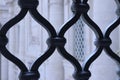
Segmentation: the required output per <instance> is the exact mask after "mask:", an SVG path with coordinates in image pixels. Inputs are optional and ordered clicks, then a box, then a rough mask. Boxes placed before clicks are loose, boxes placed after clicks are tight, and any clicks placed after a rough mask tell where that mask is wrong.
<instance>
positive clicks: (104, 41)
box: [0, 0, 120, 80]
mask: <svg viewBox="0 0 120 80" xmlns="http://www.w3.org/2000/svg"><path fill="white" fill-rule="evenodd" d="M18 1H19V5H20V7H21V11H20V13H19V14H18V15H17V16H16V17H14V18H13V19H11V20H10V21H8V22H7V23H6V24H5V25H4V26H3V27H2V28H1V30H0V51H1V54H2V55H3V56H4V57H6V58H7V59H8V60H10V61H11V62H13V63H14V64H15V65H16V66H18V68H19V69H20V70H21V73H20V76H19V80H38V79H39V78H40V73H39V72H38V68H39V67H40V66H41V64H42V63H43V62H44V61H46V59H48V58H49V57H50V56H51V55H52V54H53V52H54V51H55V49H57V50H58V51H59V53H60V54H61V55H62V56H63V57H64V58H65V59H66V60H68V61H69V62H71V64H72V65H73V66H74V69H75V73H74V75H73V77H74V79H75V80H89V78H90V76H91V72H90V71H89V68H90V65H91V64H92V63H93V62H94V61H95V60H96V59H97V58H98V57H99V55H100V54H101V52H102V51H103V50H105V51H106V54H108V55H109V56H110V57H111V58H113V59H114V60H115V61H117V62H118V63H119V64H120V57H119V56H118V55H116V54H115V52H113V51H112V49H111V48H110V45H111V43H112V40H111V38H110V34H111V32H112V31H113V30H114V29H115V28H116V27H118V25H119V24H120V16H119V17H118V19H117V20H116V21H115V22H114V23H113V24H112V25H111V26H109V27H108V28H107V29H106V32H105V33H103V32H102V31H101V29H100V28H99V26H98V25H97V24H96V23H95V22H94V21H92V20H91V18H90V17H89V16H88V14H87V13H88V10H89V8H90V7H89V4H88V3H87V2H88V0H83V1H81V0H73V5H72V11H73V13H74V16H73V18H72V19H71V20H69V21H68V22H66V24H64V25H63V26H62V28H61V29H60V31H59V32H58V33H57V32H56V30H55V28H54V27H53V26H52V25H51V24H50V22H49V21H47V20H46V19H45V18H44V17H42V16H41V15H40V14H39V12H38V11H37V6H38V0H18ZM117 4H119V5H120V0H118V1H117ZM28 11H29V12H30V14H31V15H32V17H33V18H34V19H35V20H36V21H37V22H38V23H39V24H41V25H42V26H43V27H44V28H45V29H46V30H47V31H48V33H49V39H48V40H47V43H48V46H49V47H48V50H47V51H46V52H45V53H44V54H43V55H42V56H40V57H39V58H38V59H37V60H36V61H35V62H34V63H33V65H32V67H31V68H30V69H28V68H27V67H26V65H25V64H24V62H22V61H21V60H20V59H18V58H17V57H15V56H14V55H12V54H11V53H10V52H9V51H8V50H7V48H6V44H7V43H8V38H7V37H6V33H7V31H8V30H9V29H10V28H11V27H12V26H13V25H15V24H16V23H18V22H19V21H21V20H22V19H23V18H24V17H25V15H26V14H27V12H28ZM81 16H82V18H84V19H83V20H84V22H85V23H86V24H87V25H88V26H89V27H90V28H91V29H92V30H93V31H94V33H95V35H96V39H97V40H96V41H95V45H96V47H97V49H96V50H95V52H94V53H93V54H92V56H90V57H89V58H88V59H87V61H86V62H85V64H84V65H81V64H80V63H79V61H78V60H77V59H76V58H75V57H73V56H72V55H70V54H69V53H68V52H67V51H66V49H65V43H66V38H65V37H64V35H65V33H66V31H67V30H68V29H69V28H70V27H71V26H72V25H73V24H75V23H76V22H77V21H78V20H79V18H80V17H81Z"/></svg>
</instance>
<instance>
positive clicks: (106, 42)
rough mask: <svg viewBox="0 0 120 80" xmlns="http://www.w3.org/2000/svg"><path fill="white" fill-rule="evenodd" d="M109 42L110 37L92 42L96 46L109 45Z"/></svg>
mask: <svg viewBox="0 0 120 80" xmlns="http://www.w3.org/2000/svg"><path fill="white" fill-rule="evenodd" d="M111 43H112V41H111V39H110V38H103V39H100V40H96V41H95V42H94V44H95V45H96V46H103V47H106V46H110V45H111Z"/></svg>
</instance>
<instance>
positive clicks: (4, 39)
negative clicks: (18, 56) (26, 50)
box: [0, 35, 8, 46]
mask: <svg viewBox="0 0 120 80" xmlns="http://www.w3.org/2000/svg"><path fill="white" fill-rule="evenodd" d="M7 43H8V38H7V37H6V36H5V35H0V46H5V45H7Z"/></svg>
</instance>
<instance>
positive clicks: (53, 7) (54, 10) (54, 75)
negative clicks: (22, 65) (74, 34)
mask: <svg viewBox="0 0 120 80" xmlns="http://www.w3.org/2000/svg"><path fill="white" fill-rule="evenodd" d="M63 5H64V1H63V0H49V11H50V12H49V20H50V22H51V23H52V25H53V26H54V27H55V29H56V30H57V31H58V29H60V27H61V25H62V24H63V22H64V6H63ZM62 60H63V59H62V57H61V56H60V55H59V53H58V52H57V51H55V53H54V54H53V55H52V56H51V57H50V58H49V59H48V61H47V63H46V80H56V79H57V80H64V72H63V62H62Z"/></svg>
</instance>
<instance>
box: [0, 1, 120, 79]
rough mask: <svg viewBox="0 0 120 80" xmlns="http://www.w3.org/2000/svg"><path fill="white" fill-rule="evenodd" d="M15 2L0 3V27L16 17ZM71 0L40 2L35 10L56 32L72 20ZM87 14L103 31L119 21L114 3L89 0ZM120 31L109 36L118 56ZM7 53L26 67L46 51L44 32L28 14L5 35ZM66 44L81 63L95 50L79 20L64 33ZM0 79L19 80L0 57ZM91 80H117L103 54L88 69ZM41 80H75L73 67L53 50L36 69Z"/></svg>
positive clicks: (16, 72)
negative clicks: (7, 39) (7, 40)
mask: <svg viewBox="0 0 120 80" xmlns="http://www.w3.org/2000/svg"><path fill="white" fill-rule="evenodd" d="M17 2H18V0H0V27H2V26H3V25H4V24H5V23H6V22H7V21H9V20H10V19H11V18H13V17H15V16H16V15H17V14H18V13H19V11H20V7H19V6H18V5H17V4H18V3H17ZM71 4H72V0H39V6H38V8H37V9H38V11H39V12H40V14H41V15H42V16H43V17H45V18H46V19H47V20H48V21H50V22H51V24H52V25H53V26H54V28H55V29H56V31H59V30H60V28H61V26H62V25H63V24H64V23H65V22H67V21H68V20H69V19H70V18H72V17H73V15H74V14H73V13H72V11H71ZM89 5H90V10H89V12H88V15H89V16H90V18H91V19H92V20H93V21H95V22H96V23H97V24H98V26H99V27H100V29H101V30H102V31H103V32H104V31H105V30H106V28H107V27H108V26H109V25H110V24H111V23H113V22H114V20H116V19H117V18H118V16H117V14H116V11H117V5H116V2H115V1H114V0H89ZM119 35H120V28H119V27H117V28H116V29H115V30H114V31H113V32H112V33H111V39H112V40H113V42H112V45H111V48H112V50H113V51H114V52H115V53H116V54H119V51H120V40H119V39H120V36H119ZM7 36H8V38H9V43H8V45H7V48H8V49H9V51H10V52H11V53H12V54H13V55H15V56H16V57H18V58H19V59H21V60H22V61H23V62H24V63H25V64H26V66H27V67H28V68H30V67H31V65H32V64H33V63H34V61H35V60H36V59H37V58H38V57H40V56H41V55H43V54H44V52H45V51H46V50H47V47H48V46H47V44H46V41H47V39H48V37H49V36H48V33H47V31H46V30H45V29H44V28H43V27H42V26H41V25H40V24H38V23H37V22H36V21H35V20H34V19H33V18H32V17H31V15H30V14H29V12H28V13H27V15H26V16H25V18H24V19H23V20H22V21H20V22H19V23H18V24H16V25H14V27H12V28H11V29H10V30H9V31H8V33H7ZM65 37H66V39H67V43H66V45H65V47H66V50H67V51H68V53H69V54H71V55H73V56H74V57H75V58H76V59H77V60H78V61H79V62H80V63H81V64H83V63H84V62H85V60H87V59H88V58H89V56H90V55H91V54H92V53H93V52H94V51H95V45H94V41H95V39H96V37H95V34H94V33H93V31H92V30H91V29H90V28H89V26H88V25H86V24H85V22H84V21H83V20H82V19H81V18H80V19H79V20H78V21H77V22H76V23H75V24H74V25H73V26H72V27H71V28H70V29H69V30H68V31H67V32H66V34H65ZM0 61H1V62H0V80H18V76H19V73H20V71H19V69H18V67H16V66H15V65H14V64H13V63H11V62H9V61H8V60H7V59H5V58H4V57H3V56H2V55H0ZM90 71H91V72H92V76H91V78H90V80H117V79H118V75H117V71H118V65H117V64H116V62H115V61H114V60H112V59H111V58H110V57H109V56H108V55H107V54H106V53H105V52H104V51H103V52H102V54H101V55H100V56H99V57H98V58H97V59H96V60H95V61H94V62H93V63H92V65H91V67H90ZM39 72H40V74H41V76H40V80H74V79H73V77H72V74H73V73H74V68H73V66H72V65H71V64H70V63H69V62H68V61H67V60H65V59H64V58H63V57H62V56H61V55H60V54H59V53H58V51H57V50H56V51H55V52H54V54H53V55H52V56H51V57H50V58H49V59H47V60H46V61H45V62H44V63H43V64H42V66H41V67H40V68H39Z"/></svg>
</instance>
